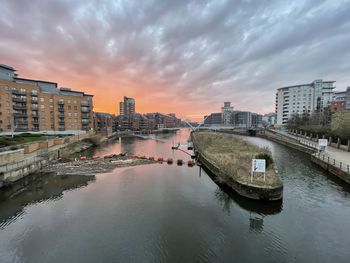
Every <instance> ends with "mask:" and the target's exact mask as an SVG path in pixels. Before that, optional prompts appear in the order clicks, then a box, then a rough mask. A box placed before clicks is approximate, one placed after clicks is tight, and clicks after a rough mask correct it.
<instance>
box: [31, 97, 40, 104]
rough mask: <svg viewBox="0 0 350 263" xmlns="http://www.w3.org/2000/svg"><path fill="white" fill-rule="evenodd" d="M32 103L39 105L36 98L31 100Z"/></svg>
mask: <svg viewBox="0 0 350 263" xmlns="http://www.w3.org/2000/svg"><path fill="white" fill-rule="evenodd" d="M30 102H31V103H32V104H38V100H37V99H34V98H32V99H31V100H30Z"/></svg>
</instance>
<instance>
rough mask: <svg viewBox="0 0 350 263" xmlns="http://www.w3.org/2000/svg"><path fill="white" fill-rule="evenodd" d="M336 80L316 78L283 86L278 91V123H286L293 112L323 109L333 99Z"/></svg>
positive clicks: (310, 111)
mask: <svg viewBox="0 0 350 263" xmlns="http://www.w3.org/2000/svg"><path fill="white" fill-rule="evenodd" d="M334 82H335V81H322V80H315V81H313V82H312V83H310V84H301V85H295V86H287V87H282V88H279V89H278V90H277V93H276V107H275V112H276V115H277V122H276V124H277V125H279V126H282V125H286V124H287V122H288V119H289V118H290V117H291V116H292V115H293V114H303V113H312V112H314V111H322V110H323V109H324V108H326V107H328V106H329V103H330V102H331V101H332V100H333V97H334V92H333V89H334V88H335V86H334Z"/></svg>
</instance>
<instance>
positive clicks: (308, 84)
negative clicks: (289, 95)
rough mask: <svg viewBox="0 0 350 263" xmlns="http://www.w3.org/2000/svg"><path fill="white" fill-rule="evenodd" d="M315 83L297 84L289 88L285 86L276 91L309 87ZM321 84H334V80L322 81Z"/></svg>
mask: <svg viewBox="0 0 350 263" xmlns="http://www.w3.org/2000/svg"><path fill="white" fill-rule="evenodd" d="M314 82H315V81H313V82H311V83H307V84H298V85H291V86H285V87H281V88H278V90H281V89H288V88H296V87H302V86H310V85H312V84H313V83H314ZM322 82H323V83H334V82H336V81H335V80H329V81H322Z"/></svg>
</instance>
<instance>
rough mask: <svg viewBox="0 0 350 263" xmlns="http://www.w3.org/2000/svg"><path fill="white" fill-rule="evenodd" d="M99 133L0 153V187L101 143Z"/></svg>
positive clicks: (40, 143) (54, 140)
mask: <svg viewBox="0 0 350 263" xmlns="http://www.w3.org/2000/svg"><path fill="white" fill-rule="evenodd" d="M105 140H106V138H105V137H102V136H99V135H89V136H86V135H85V136H82V135H79V136H77V135H76V136H70V137H65V138H59V139H57V138H56V139H53V140H49V141H45V142H39V143H32V144H28V145H25V146H24V148H22V149H18V150H14V151H6V152H2V153H0V188H1V187H3V186H6V185H9V184H12V183H14V182H16V181H18V180H20V179H22V178H24V177H26V176H28V175H30V174H32V173H36V172H39V171H40V170H41V169H42V168H43V167H45V166H46V165H48V164H49V163H50V162H54V161H56V160H58V159H69V158H70V157H71V155H72V154H74V153H78V152H82V151H84V150H86V149H89V148H91V147H94V146H96V145H99V144H101V143H102V142H104V141H105Z"/></svg>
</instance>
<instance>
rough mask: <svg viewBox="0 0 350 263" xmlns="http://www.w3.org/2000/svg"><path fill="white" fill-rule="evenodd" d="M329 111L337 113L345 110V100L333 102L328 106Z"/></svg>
mask: <svg viewBox="0 0 350 263" xmlns="http://www.w3.org/2000/svg"><path fill="white" fill-rule="evenodd" d="M329 109H330V111H331V112H338V111H344V110H346V101H345V100H334V101H331V103H330V104H329Z"/></svg>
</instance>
